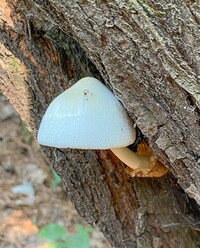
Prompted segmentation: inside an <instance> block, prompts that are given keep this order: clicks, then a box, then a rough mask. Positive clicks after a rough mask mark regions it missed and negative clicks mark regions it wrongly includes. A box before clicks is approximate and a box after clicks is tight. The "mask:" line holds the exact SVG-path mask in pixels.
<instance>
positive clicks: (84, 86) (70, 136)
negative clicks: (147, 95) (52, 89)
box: [37, 77, 136, 149]
mask: <svg viewBox="0 0 200 248" xmlns="http://www.w3.org/2000/svg"><path fill="white" fill-rule="evenodd" d="M135 137H136V133H135V128H134V127H133V122H132V120H131V119H130V117H129V116H128V115H127V113H126V110H125V109H124V108H123V106H122V104H121V103H120V102H119V101H118V100H117V98H116V97H115V95H114V94H113V93H112V92H111V91H110V90H109V89H108V88H107V87H106V86H105V85H104V84H102V83H101V82H100V81H99V80H97V79H95V78H92V77H85V78H82V79H81V80H79V81H78V82H77V83H76V84H74V85H73V86H72V87H70V88H69V89H67V90H65V91H64V92H63V93H62V94H60V95H59V96H57V97H56V98H55V99H54V100H53V101H52V103H51V104H50V105H49V107H48V108H47V110H46V113H45V115H44V117H43V119H42V121H41V124H40V127H39V131H38V137H37V139H38V142H39V143H40V144H42V145H46V146H53V147H58V148H77V149H111V148H118V147H124V146H128V145H130V144H132V143H133V142H134V141H135Z"/></svg>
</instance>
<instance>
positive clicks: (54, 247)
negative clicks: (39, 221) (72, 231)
mask: <svg viewBox="0 0 200 248" xmlns="http://www.w3.org/2000/svg"><path fill="white" fill-rule="evenodd" d="M47 248H68V246H67V244H66V243H65V242H55V243H53V244H49V245H48V246H47ZM69 248H70V247H69Z"/></svg>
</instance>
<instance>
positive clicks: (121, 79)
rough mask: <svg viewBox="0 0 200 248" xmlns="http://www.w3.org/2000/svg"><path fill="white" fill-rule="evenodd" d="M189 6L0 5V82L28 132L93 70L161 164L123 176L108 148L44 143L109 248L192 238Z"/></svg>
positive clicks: (194, 75)
mask: <svg viewBox="0 0 200 248" xmlns="http://www.w3.org/2000/svg"><path fill="white" fill-rule="evenodd" d="M199 6H200V2H199V1H186V0H185V1H172V0H168V1H159V3H157V2H156V1H153V0H152V1H150V0H149V1H141V0H138V1H123V0H122V1H121V0H120V1H118V0H115V1H103V0H102V1H100V0H99V1H92V0H82V1H61V0H45V1H39V0H36V1H33V0H21V1H17V0H13V1H9V0H2V1H1V3H0V7H1V10H0V90H1V91H2V92H3V94H4V95H5V96H6V97H7V98H8V99H9V100H10V101H11V103H12V104H13V105H14V107H15V108H16V109H17V111H18V112H19V114H20V115H21V117H22V119H23V120H24V121H25V123H26V124H27V126H28V127H29V129H30V130H31V131H32V132H33V133H34V134H36V133H37V128H38V125H39V122H40V120H41V117H42V116H43V114H44V111H45V109H46V108H47V106H48V104H49V103H50V102H51V101H52V99H53V98H54V97H55V96H57V95H58V94H59V93H60V92H62V91H63V90H64V89H66V88H68V87H69V86H70V85H71V84H73V83H74V82H75V81H76V80H77V79H79V78H81V77H84V76H89V75H91V76H95V77H97V78H99V79H100V80H101V81H103V82H105V84H106V85H107V86H108V87H109V88H110V89H111V90H112V91H113V92H114V94H115V95H116V96H117V97H118V99H119V100H120V101H121V102H122V103H123V105H124V107H125V108H126V109H127V111H128V113H129V114H130V116H131V117H132V119H133V120H134V121H135V122H136V124H137V125H138V127H139V128H140V130H141V131H142V133H143V134H144V135H145V137H146V138H147V139H148V142H149V144H150V146H151V147H152V149H153V151H154V154H155V155H156V156H157V158H158V159H159V160H160V161H162V163H163V164H165V165H166V166H167V167H168V168H169V169H170V173H168V174H167V175H166V176H164V177H162V178H159V179H151V178H146V179H142V178H130V176H129V175H128V174H127V173H126V171H125V166H124V165H123V164H122V163H121V162H120V161H119V160H118V159H117V158H116V157H115V156H114V155H112V153H111V152H109V151H79V150H70V149H66V150H65V151H64V152H63V153H61V152H60V151H58V150H57V149H52V148H51V149H50V148H44V151H45V153H46V154H47V156H48V158H49V159H50V160H51V161H52V162H53V163H54V166H55V168H56V170H57V171H58V173H59V174H60V175H61V176H62V179H63V182H64V185H65V189H66V192H67V194H68V196H69V197H70V199H71V200H72V201H73V203H74V204H75V206H76V209H77V210H78V212H79V214H80V215H81V216H83V217H84V218H85V219H86V220H87V221H88V222H89V223H91V224H94V225H96V226H98V228H99V229H100V230H101V231H102V232H103V233H104V235H105V236H106V238H107V239H108V240H109V241H110V243H111V244H112V245H113V247H120V248H121V247H199V246H200V238H199V235H198V230H199V220H200V208H199V204H200V194H199V192H200V174H199V170H200V168H199V167H200V163H199V160H200V125H199V124H200V121H199V107H200V86H199V68H200V59H199V55H200V46H199V44H200V36H199V25H200V7H199ZM185 192H186V193H187V194H186V193H185ZM188 196H189V197H188Z"/></svg>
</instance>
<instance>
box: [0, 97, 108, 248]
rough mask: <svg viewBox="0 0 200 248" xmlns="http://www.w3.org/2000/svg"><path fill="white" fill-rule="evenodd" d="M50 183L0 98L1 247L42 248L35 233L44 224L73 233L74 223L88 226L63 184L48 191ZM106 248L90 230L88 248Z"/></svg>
mask: <svg viewBox="0 0 200 248" xmlns="http://www.w3.org/2000/svg"><path fill="white" fill-rule="evenodd" d="M52 180H53V179H52V172H51V169H50V166H48V165H47V163H46V162H45V159H44V157H43V155H42V153H41V151H40V147H39V145H38V144H37V142H36V141H35V140H34V139H33V137H32V135H31V134H30V133H29V132H28V131H27V129H26V128H25V126H24V124H23V123H22V121H21V120H20V118H19V116H18V114H17V113H16V112H15V110H14V109H13V108H12V106H11V105H10V104H9V103H8V102H7V101H6V99H5V98H4V97H3V96H1V95H0V248H15V247H16V248H21V247H23V248H45V247H47V245H46V244H45V243H44V241H42V240H41V239H40V238H39V236H38V231H39V229H40V228H42V227H43V226H45V225H47V224H49V223H57V224H60V225H62V226H64V227H65V228H66V230H67V232H68V233H72V234H73V233H75V228H76V225H77V224H81V225H83V226H85V227H88V225H87V224H86V223H85V222H84V221H83V220H82V219H81V218H80V217H79V216H78V214H77V212H76V210H75V209H74V207H73V205H72V203H71V202H70V201H69V200H67V198H66V196H65V193H64V190H63V188H62V185H59V186H57V187H55V188H52V187H51V183H52ZM16 186H17V187H16ZM109 247H110V246H109V244H108V243H107V241H106V240H105V239H104V238H103V237H102V235H101V234H100V233H99V232H98V231H97V230H94V231H93V232H92V234H91V237H90V248H109ZM77 248H78V247H77Z"/></svg>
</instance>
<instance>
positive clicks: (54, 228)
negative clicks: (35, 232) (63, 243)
mask: <svg viewBox="0 0 200 248" xmlns="http://www.w3.org/2000/svg"><path fill="white" fill-rule="evenodd" d="M66 235H67V233H66V230H65V228H64V227H62V226H60V225H58V224H48V225H46V226H44V227H43V228H41V229H40V231H39V237H40V238H42V239H45V240H65V239H66Z"/></svg>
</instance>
